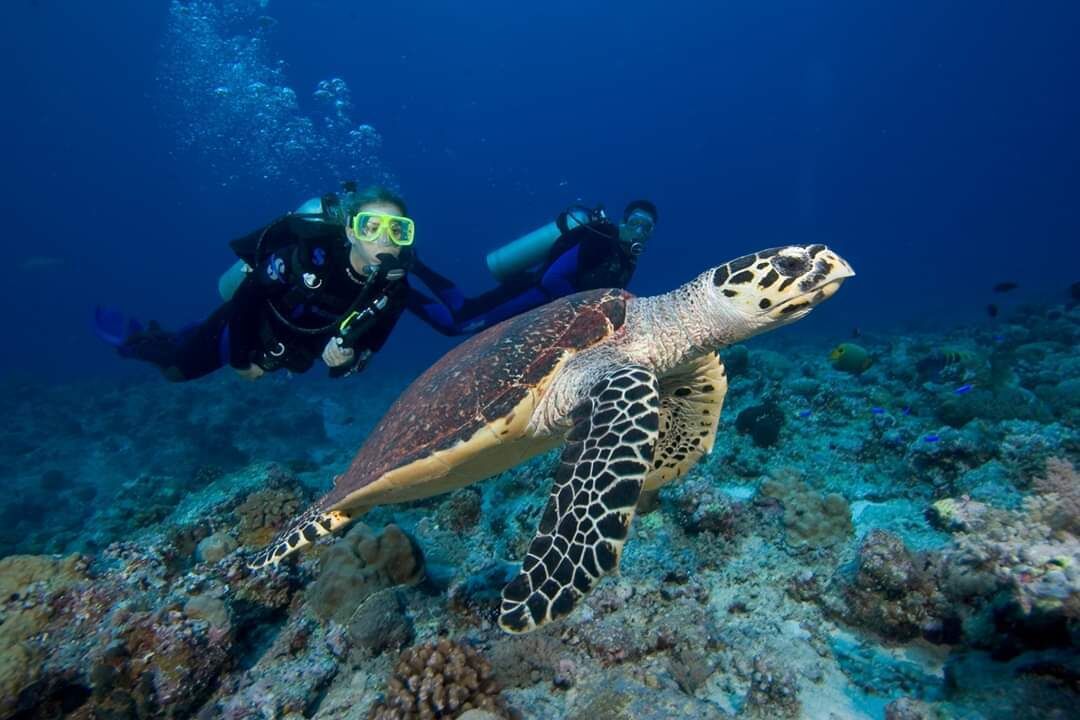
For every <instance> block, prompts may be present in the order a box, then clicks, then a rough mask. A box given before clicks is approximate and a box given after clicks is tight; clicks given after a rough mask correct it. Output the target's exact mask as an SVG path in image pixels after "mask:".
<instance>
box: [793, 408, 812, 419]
mask: <svg viewBox="0 0 1080 720" xmlns="http://www.w3.org/2000/svg"><path fill="white" fill-rule="evenodd" d="M796 414H797V415H798V416H799V417H801V418H808V417H810V411H809V410H800V411H799V412H798V413H796Z"/></svg>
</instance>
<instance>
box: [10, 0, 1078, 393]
mask: <svg viewBox="0 0 1080 720" xmlns="http://www.w3.org/2000/svg"><path fill="white" fill-rule="evenodd" d="M205 10H212V11H214V12H212V13H210V15H209V16H207V15H205V13H204V11H205ZM215 13H216V14H215ZM5 14H6V15H7V17H8V22H5V23H4V30H3V31H2V32H3V42H2V47H3V52H4V55H5V62H4V70H3V72H4V75H5V87H6V88H7V90H6V93H7V102H6V103H5V105H6V107H7V108H8V110H7V111H6V112H5V113H4V116H3V118H2V120H0V122H2V123H3V125H2V127H0V130H2V136H3V137H4V138H5V152H4V157H5V166H6V168H7V172H6V173H5V177H4V183H5V187H4V192H3V194H2V197H3V202H4V204H5V205H4V208H5V215H6V216H7V217H8V219H9V221H8V222H9V230H8V232H7V234H6V239H5V246H6V247H7V248H8V253H7V254H8V256H9V257H10V258H11V260H10V261H11V262H12V264H13V267H15V268H17V270H16V272H15V273H13V274H12V275H11V276H10V277H9V278H8V281H7V282H5V283H4V284H3V289H2V290H0V292H3V296H2V298H0V301H2V302H3V305H4V307H7V308H14V307H18V308H20V311H19V312H17V313H10V316H9V318H8V321H7V323H8V326H7V330H6V336H7V338H8V340H7V343H6V344H7V346H8V347H9V348H11V351H9V352H8V353H5V356H4V359H3V363H4V366H5V368H9V369H11V370H20V371H24V370H27V371H33V372H35V373H48V374H50V375H52V376H61V377H62V376H72V375H81V374H84V373H88V372H106V373H107V372H111V371H114V370H117V364H116V363H115V362H113V359H112V357H111V356H110V354H109V352H107V350H106V349H105V348H103V347H101V346H99V345H98V344H97V343H96V342H95V340H94V339H93V336H92V335H91V334H90V332H89V329H88V325H87V323H86V321H85V320H86V317H87V315H88V312H89V308H90V307H92V306H93V304H95V303H97V302H102V301H105V302H110V303H113V304H118V305H121V306H123V307H127V308H133V309H137V310H138V311H139V312H140V313H141V314H143V315H145V316H152V317H156V318H158V319H160V320H161V321H163V322H165V323H166V324H167V325H173V326H175V325H176V324H179V323H181V322H184V321H187V320H189V319H192V318H193V317H198V316H200V315H202V314H204V313H206V312H208V311H209V310H210V309H211V308H212V306H213V303H214V295H213V283H214V280H215V278H216V276H217V273H218V271H219V269H220V268H221V267H223V266H224V265H226V264H227V263H228V261H229V254H228V251H227V247H226V245H225V243H226V241H227V240H228V239H229V238H231V237H234V236H236V235H238V234H240V233H242V232H244V231H247V230H250V229H253V228H254V227H257V226H259V225H260V224H262V223H265V222H266V221H268V220H269V219H271V218H273V217H275V216H276V215H278V214H279V213H281V212H284V211H285V210H288V209H291V208H292V207H294V206H295V205H297V204H298V203H299V202H301V201H302V200H304V199H305V198H307V197H310V196H312V195H317V194H320V193H321V192H323V191H325V190H328V189H333V188H335V187H336V186H337V183H338V182H339V181H340V180H341V179H343V178H342V177H340V176H341V175H350V176H351V175H361V176H362V175H365V174H366V175H367V176H368V177H360V178H359V179H360V180H362V181H363V180H367V179H370V178H375V179H378V178H379V177H380V176H381V174H385V177H389V178H392V179H393V181H394V183H395V185H396V186H397V187H398V188H399V189H400V190H401V191H402V192H403V193H404V195H405V197H406V198H407V200H408V201H409V203H410V205H411V207H412V209H413V212H414V214H415V215H416V218H417V222H418V224H419V228H420V229H419V233H420V234H419V237H420V240H419V243H420V244H419V246H418V247H419V248H420V249H421V251H422V253H423V255H424V257H425V258H427V259H428V261H429V262H430V264H432V265H434V266H435V267H437V268H439V269H441V270H445V271H446V272H447V274H450V275H452V276H453V277H455V278H460V279H461V282H462V284H463V285H464V286H466V289H470V290H471V289H476V290H479V289H483V288H485V287H487V286H489V285H490V280H489V279H488V278H487V277H486V275H485V271H484V267H483V265H482V262H481V258H482V253H484V252H485V251H486V250H488V249H491V248H492V247H495V246H497V245H499V244H501V243H503V242H505V241H508V240H510V239H512V238H514V237H516V236H517V235H519V234H521V233H524V232H526V231H528V230H530V229H531V228H533V227H536V226H538V225H540V224H542V223H543V222H545V221H547V220H549V219H550V218H552V217H553V216H554V215H555V214H556V213H557V212H558V211H559V210H561V209H562V208H563V207H565V206H566V205H567V204H569V203H571V202H575V201H578V200H581V201H584V202H587V203H590V204H592V203H604V204H605V205H606V206H607V207H608V208H610V209H614V210H618V209H620V208H621V207H622V205H623V204H624V203H625V202H626V201H628V200H630V199H633V198H636V197H649V198H652V199H653V200H654V201H655V202H656V203H657V205H658V206H659V208H660V213H661V216H662V217H661V223H660V227H659V231H658V234H657V236H656V242H655V243H654V244H653V247H651V248H650V251H649V255H648V256H647V258H646V260H647V262H646V263H645V264H644V268H643V271H641V272H639V273H638V275H637V277H635V278H634V282H633V285H632V288H631V289H633V290H634V291H636V292H639V293H649V292H655V291H660V290H664V289H667V288H669V287H671V286H673V285H674V284H676V283H678V282H681V281H683V280H684V279H686V278H687V277H689V276H691V275H693V274H695V273H696V272H698V271H700V270H701V269H703V268H704V267H708V266H709V265H712V264H715V263H716V262H717V261H720V260H722V259H727V258H730V257H735V256H738V255H740V254H742V253H743V252H744V251H747V250H751V249H755V248H758V247H767V246H770V245H775V244H778V243H783V242H789V241H790V242H811V241H825V242H828V243H829V244H830V245H833V246H835V247H837V248H838V249H841V250H842V251H843V252H844V253H845V254H846V255H848V256H849V257H850V258H851V259H852V262H853V263H854V264H855V266H856V269H857V271H858V272H859V273H860V278H862V279H861V280H860V281H859V282H856V283H853V284H852V285H851V287H850V289H849V290H848V291H847V293H848V297H847V299H846V302H844V303H836V304H835V307H828V308H824V309H822V310H821V311H819V312H818V313H817V316H816V317H815V318H813V319H812V320H810V321H808V322H807V323H806V324H805V326H804V327H801V328H800V331H805V332H814V331H826V330H827V329H832V328H835V327H844V328H845V330H846V329H847V326H851V325H858V326H860V327H863V328H881V329H888V328H892V327H896V326H898V325H899V324H902V323H906V322H916V323H918V322H927V321H931V320H946V319H947V320H950V321H952V320H962V321H970V322H978V321H980V320H982V319H983V308H984V306H985V304H986V303H987V302H989V301H990V298H989V294H988V290H989V288H990V286H992V285H993V284H994V283H995V282H998V281H1001V280H1015V281H1017V282H1019V283H1020V285H1021V289H1020V291H1019V292H1017V293H1016V294H1015V295H1013V296H1012V297H1010V298H1009V299H1010V300H1016V301H1020V300H1043V299H1049V298H1055V297H1056V296H1058V295H1060V294H1061V293H1062V292H1064V289H1065V288H1066V287H1067V286H1068V285H1069V284H1070V283H1072V282H1074V281H1075V280H1076V279H1077V278H1076V277H1075V275H1076V272H1075V267H1076V263H1077V256H1078V253H1080V250H1078V249H1077V248H1078V247H1080V245H1078V244H1077V243H1076V237H1077V234H1078V228H1080V211H1078V210H1077V207H1076V203H1075V197H1076V196H1077V190H1078V187H1077V186H1078V183H1080V181H1078V178H1077V175H1076V163H1077V158H1078V157H1080V138H1078V136H1077V134H1076V132H1075V128H1076V127H1077V124H1078V120H1080V99H1078V98H1077V96H1076V94H1075V93H1074V92H1072V91H1071V86H1072V80H1073V79H1074V73H1075V68H1076V64H1077V63H1076V60H1077V56H1076V50H1075V48H1074V47H1073V44H1072V38H1073V34H1074V31H1075V30H1076V27H1077V22H1078V11H1077V9H1076V7H1075V6H1074V5H1073V4H1071V3H1067V2H1050V3H1040V4H1038V5H1037V6H1035V7H1020V6H1018V5H1016V4H1015V3H1010V2H985V3H972V4H968V3H950V4H941V3H914V4H912V3H886V4H881V5H879V6H875V7H874V8H869V7H866V6H865V4H864V3H845V2H840V3H828V4H819V3H788V2H765V3H753V4H750V3H704V2H676V3H662V4H661V3H651V2H628V3H621V4H620V5H619V6H618V7H617V8H616V7H614V6H613V5H612V4H610V3H593V2H586V3H582V2H564V1H561V0H554V1H552V2H546V3H543V4H542V6H538V7H536V8H532V9H529V10H527V11H526V10H524V9H518V8H514V7H512V6H507V5H505V4H503V3H494V2H470V3H443V2H416V3H403V4H401V3H394V4H387V5H384V6H381V7H362V6H357V5H354V4H352V3H345V2H341V3H336V2H330V1H329V0H320V1H318V2H303V3H301V2H269V3H265V4H260V3H258V2H251V3H245V2H227V3H213V2H204V3H200V2H190V3H183V2H177V3H169V2H165V1H164V0H163V1H162V2H133V1H131V2H124V1H120V0H118V1H117V2H113V3H59V2H50V1H49V0H36V1H33V2H15V3H12V4H11V5H9V7H8V8H7V10H6V11H5ZM200 16H202V17H201V18H200ZM260 18H262V19H260ZM235 38H239V39H240V40H238V41H236V42H231V41H232V40H233V39H235ZM245 38H246V39H248V40H250V39H251V38H257V43H258V45H257V47H251V46H250V42H248V40H245ZM245 43H247V45H245ZM333 78H340V79H341V80H343V81H344V82H345V83H346V84H347V89H348V93H349V97H350V100H351V105H350V106H349V107H348V109H347V112H346V113H345V114H344V120H343V122H344V123H345V124H347V125H348V129H354V128H355V127H359V126H361V125H364V126H369V127H370V128H371V129H372V132H373V133H374V134H376V135H377V138H378V141H379V144H378V146H377V147H372V146H371V145H370V144H365V143H364V142H357V143H354V144H352V145H350V144H349V143H348V142H343V140H342V138H343V137H344V136H346V135H347V133H343V132H341V131H340V130H336V131H332V130H329V129H327V128H326V127H324V126H323V125H322V123H323V122H324V120H325V119H326V118H328V117H332V116H335V111H334V110H332V109H331V108H330V106H329V105H328V104H327V103H324V102H321V101H320V99H319V98H317V97H315V93H316V90H317V89H318V83H319V82H320V81H327V80H331V79H333ZM252 83H264V84H267V85H269V86H271V88H272V91H268V92H274V93H276V92H277V91H279V90H284V89H288V90H289V91H291V93H292V100H291V104H290V105H289V106H288V107H287V108H285V109H282V108H281V107H276V106H275V103H277V102H278V100H279V98H278V97H277V96H275V97H274V99H272V100H271V99H268V98H269V95H259V94H258V93H257V92H255V91H249V90H248V88H249V86H250V85H251V84H252ZM219 87H221V88H222V90H221V91H220V92H216V91H217V89H218V88H219ZM244 93H248V95H249V97H247V98H238V97H237V96H238V95H241V94H244ZM260 102H262V103H263V104H267V105H268V106H269V107H271V108H274V107H276V109H272V110H271V111H270V112H271V113H277V114H276V115H273V116H272V117H269V118H262V119H256V118H254V117H253V115H257V114H259V103H260ZM301 120H304V121H311V122H312V123H313V124H312V125H311V127H310V128H309V129H306V130H305V129H303V128H301V129H299V130H297V129H296V128H295V127H294V128H293V129H292V130H291V131H290V130H288V129H287V128H286V127H285V126H286V125H288V124H289V123H293V124H294V125H295V124H296V123H298V122H299V121H301ZM289 132H293V133H294V134H295V135H296V137H300V138H301V142H299V143H298V144H297V147H296V148H295V151H292V152H290V151H285V150H282V149H281V146H282V145H284V144H285V143H286V142H287V136H288V133H289ZM335 132H337V134H336V135H335ZM305 133H306V138H307V140H310V141H311V142H308V143H307V144H306V145H305V144H304V143H305V142H306V141H307V140H304V139H303V138H304V136H305ZM215 137H217V138H218V139H217V140H215V139H214V138H215ZM358 148H359V151H358ZM279 155H280V156H279ZM358 155H362V156H363V157H357V156H358ZM275 165H276V167H272V166H275ZM364 171H368V172H364ZM34 258H44V259H45V260H44V261H38V262H35V261H34V260H33V259H34ZM9 312H10V311H9ZM45 329H47V332H43V330H45ZM430 342H434V343H436V344H437V343H439V342H440V341H439V340H433V339H432V337H431V335H430V334H429V333H428V332H427V331H426V329H424V328H421V327H419V325H418V324H416V323H414V322H412V321H411V320H410V321H406V322H405V323H403V327H401V328H399V331H398V334H397V336H396V337H395V340H394V342H392V343H391V345H390V346H389V347H388V348H387V349H386V355H387V356H388V357H389V356H402V357H404V358H407V359H409V360H411V359H414V358H416V356H417V350H416V348H417V347H418V343H425V344H426V343H430ZM57 346H59V348H62V351H60V350H58V348H57ZM440 347H442V346H441V345H440ZM72 357H77V358H78V362H77V363H76V364H73V363H72V362H71V359H72ZM417 359H418V358H417ZM422 366H423V362H418V364H417V367H418V368H419V367H422Z"/></svg>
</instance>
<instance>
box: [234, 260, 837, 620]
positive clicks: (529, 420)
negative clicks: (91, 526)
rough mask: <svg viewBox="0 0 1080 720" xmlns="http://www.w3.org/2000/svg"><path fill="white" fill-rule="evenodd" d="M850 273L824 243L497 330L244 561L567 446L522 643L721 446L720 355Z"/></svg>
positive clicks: (600, 298)
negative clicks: (648, 496) (662, 496)
mask: <svg viewBox="0 0 1080 720" xmlns="http://www.w3.org/2000/svg"><path fill="white" fill-rule="evenodd" d="M853 274H854V272H853V271H852V270H851V267H850V266H849V265H848V264H847V263H846V262H845V261H844V260H843V258H841V257H840V256H838V255H836V254H835V253H833V252H832V251H830V250H829V249H828V248H825V247H824V246H821V245H810V246H796V245H790V246H787V247H783V248H773V249H769V250H764V251H761V252H758V253H755V254H753V255H744V256H743V257H741V258H738V259H736V260H733V261H731V262H730V263H727V264H725V265H722V266H719V267H715V268H712V269H711V270H708V271H706V272H705V273H702V274H701V275H699V276H698V277H697V278H694V279H693V280H691V281H690V282H688V283H686V284H684V285H682V286H681V287H679V288H676V289H675V290H673V291H671V292H669V293H665V294H664V295H657V296H654V297H647V298H636V297H634V296H632V295H630V294H629V293H627V292H625V291H622V290H596V291H590V292H585V293H578V294H576V295H572V296H569V297H567V298H563V299H561V300H559V301H556V302H552V303H549V304H548V305H545V306H543V307H540V308H537V309H535V310H532V311H530V312H528V313H524V314H522V315H519V316H517V317H514V318H510V319H508V320H506V321H504V322H502V323H500V324H498V325H496V326H494V327H491V328H489V329H488V330H486V331H484V332H483V333H480V334H479V335H477V336H475V337H473V338H471V339H469V340H467V341H465V342H464V343H462V344H461V345H459V346H458V347H457V348H455V349H454V350H451V351H450V352H449V353H447V354H446V355H445V356H443V358H442V359H441V360H439V361H438V362H437V363H435V364H434V365H433V366H432V367H431V368H429V369H428V370H427V371H426V372H425V373H423V374H422V375H421V376H420V377H419V378H417V380H416V381H415V382H413V384H412V385H410V386H409V388H408V389H407V390H406V391H405V392H404V393H403V394H402V396H401V397H400V398H399V399H398V401H397V402H396V403H395V404H394V406H393V407H392V408H391V409H390V411H389V412H388V413H387V414H386V416H385V417H384V418H383V419H382V420H381V421H380V422H379V424H378V426H377V427H376V428H375V430H374V431H373V432H372V433H371V435H370V436H369V437H368V439H367V442H365V443H364V446H363V447H362V448H361V449H360V451H359V452H358V453H357V454H356V456H355V457H354V459H353V461H352V463H351V464H350V466H349V469H348V470H347V471H346V472H344V473H342V474H341V475H340V476H338V477H337V478H335V481H334V487H333V488H332V489H331V490H330V492H329V493H327V494H326V495H325V496H323V497H321V498H319V499H318V500H317V501H315V503H314V504H313V505H312V507H311V508H310V509H309V510H308V511H306V512H305V513H304V514H303V515H301V516H300V517H298V518H297V519H296V520H295V521H293V522H291V523H290V524H289V525H288V526H287V529H286V530H285V531H283V532H282V533H281V534H280V535H279V536H278V537H277V538H275V540H274V541H273V542H272V543H271V545H270V547H269V548H268V549H267V550H265V551H263V552H261V553H259V554H258V555H256V556H255V557H254V559H253V560H252V562H251V563H250V564H251V565H252V566H253V567H262V566H265V565H276V564H278V563H279V562H280V561H281V560H282V559H283V558H285V557H286V556H288V555H289V554H291V553H292V552H293V551H294V550H296V549H298V548H300V547H303V546H304V545H308V544H310V543H311V542H314V541H315V540H317V539H318V538H319V537H320V536H323V535H327V534H329V533H331V532H333V531H335V530H337V529H339V528H341V527H342V526H344V525H346V524H347V523H348V522H351V521H352V520H354V519H356V518H357V517H359V516H360V515H362V514H363V513H365V512H366V511H367V510H368V509H370V508H372V507H376V506H379V505H387V504H391V503H399V502H406V501H410V500H417V499H421V498H425V497H431V496H433V495H437V494H440V493H444V492H449V491H451V490H454V489H455V488H459V487H464V486H465V485H468V484H470V483H474V482H477V481H479V480H483V479H484V478H488V477H492V476H494V475H496V474H498V473H500V472H502V471H504V470H507V469H509V468H511V467H514V466H516V465H519V464H520V463H522V462H524V461H525V460H527V459H529V458H531V457H536V456H538V455H540V454H542V453H545V452H547V451H548V450H550V449H553V448H555V447H557V446H558V445H559V444H565V449H564V452H563V454H562V461H561V464H560V467H559V469H558V472H557V474H556V485H555V487H554V488H553V489H552V492H551V496H550V498H549V502H548V504H547V509H546V511H545V513H544V516H543V518H542V520H541V523H540V528H539V532H538V534H537V535H536V537H535V538H534V539H533V541H532V544H531V545H530V548H529V554H528V556H527V557H526V559H525V561H524V563H523V566H522V571H521V573H520V574H519V575H518V576H517V577H516V578H515V579H514V581H513V582H512V583H511V584H510V585H508V586H507V588H506V590H505V591H504V594H503V603H502V613H501V618H500V624H501V625H502V626H503V627H504V628H505V629H507V630H509V631H511V632H525V631H528V630H531V629H534V628H536V627H539V626H540V625H543V624H545V623H547V622H550V621H551V620H553V619H555V618H558V617H562V616H564V615H566V614H568V613H569V612H571V611H572V610H573V608H574V606H575V604H576V603H577V602H578V601H580V599H581V598H582V596H583V595H584V594H585V593H586V592H588V591H589V590H590V589H591V588H592V587H593V586H594V585H595V584H596V582H598V581H599V580H600V578H601V577H602V576H603V574H604V573H605V572H608V571H611V570H613V569H615V568H616V567H617V566H618V562H619V557H620V554H621V551H622V547H623V543H624V542H625V540H626V536H627V532H628V529H629V525H630V522H631V520H632V518H633V514H634V509H635V506H636V503H637V501H638V500H639V499H640V497H641V494H642V493H643V492H649V493H654V492H656V490H657V489H658V488H660V487H661V486H663V485H664V484H666V483H668V482H671V481H672V480H674V479H676V478H678V477H680V476H682V475H683V474H685V473H686V472H687V471H688V470H689V469H690V468H691V467H693V465H694V464H695V463H696V462H697V461H698V460H699V459H700V458H701V457H702V455H704V454H705V453H707V452H709V451H710V450H711V449H712V445H713V440H714V436H715V433H716V428H717V422H718V419H719V416H720V409H721V406H722V404H723V399H724V394H725V392H726V391H727V378H726V376H725V373H724V368H723V365H721V364H720V362H719V360H718V358H717V357H716V355H715V353H714V349H715V348H718V347H722V346H724V345H730V344H732V343H735V342H741V341H742V340H745V339H747V338H749V337H752V336H754V335H756V334H758V333H761V332H765V331H766V330H769V329H773V328H776V327H779V326H781V325H786V324H788V323H790V322H793V321H795V320H798V319H799V318H801V317H803V316H804V315H806V313H807V312H809V311H810V309H811V308H812V307H814V306H815V305H817V304H818V303H820V302H822V301H824V300H826V299H828V298H829V297H831V296H832V295H833V294H834V293H835V292H836V291H837V289H838V288H839V287H840V285H841V283H842V282H843V281H844V280H845V279H846V278H849V277H851V276H852V275H853Z"/></svg>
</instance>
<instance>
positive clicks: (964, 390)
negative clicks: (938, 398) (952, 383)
mask: <svg viewBox="0 0 1080 720" xmlns="http://www.w3.org/2000/svg"><path fill="white" fill-rule="evenodd" d="M973 387H975V386H974V385H972V384H971V383H965V384H964V385H961V386H960V387H958V388H956V389H955V390H953V395H964V394H966V393H969V392H971V389H972V388H973Z"/></svg>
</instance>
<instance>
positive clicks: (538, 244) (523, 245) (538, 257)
mask: <svg viewBox="0 0 1080 720" xmlns="http://www.w3.org/2000/svg"><path fill="white" fill-rule="evenodd" d="M591 216H592V212H591V211H590V210H588V209H586V208H583V207H573V208H570V209H569V210H567V211H566V212H565V213H563V214H562V215H560V216H559V218H558V219H557V220H553V221H552V222H549V223H548V224H547V225H544V226H542V227H538V228H536V229H535V230H533V231H532V232H530V233H527V234H525V235H522V236H521V237H519V238H518V239H517V240H514V241H513V242H510V243H507V244H506V245H503V246H502V247H499V248H496V249H495V250H492V251H491V252H489V253H488V254H487V257H486V258H485V260H486V262H487V267H488V271H489V272H490V273H491V274H492V276H493V277H494V278H495V279H496V280H499V281H500V282H501V281H503V280H505V279H506V278H508V277H510V276H511V275H514V274H515V273H519V272H521V271H522V270H525V269H526V268H530V267H532V266H533V265H535V264H537V263H538V262H540V261H542V260H543V259H544V258H545V257H547V254H548V251H549V250H551V246H552V245H554V244H555V241H556V240H558V239H559V237H560V236H562V234H563V233H565V232H567V231H568V230H571V229H573V228H576V227H579V226H581V225H585V224H586V223H588V222H589V221H590V220H591V219H592V217H591ZM560 221H561V222H560Z"/></svg>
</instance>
